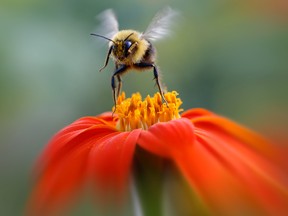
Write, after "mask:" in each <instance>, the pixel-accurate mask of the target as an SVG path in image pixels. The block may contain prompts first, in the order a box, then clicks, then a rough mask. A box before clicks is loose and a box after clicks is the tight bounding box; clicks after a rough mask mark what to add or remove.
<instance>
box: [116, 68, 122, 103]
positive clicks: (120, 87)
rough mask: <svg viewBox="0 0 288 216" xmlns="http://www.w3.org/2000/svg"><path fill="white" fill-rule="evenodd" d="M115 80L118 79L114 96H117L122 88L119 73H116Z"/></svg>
mask: <svg viewBox="0 0 288 216" xmlns="http://www.w3.org/2000/svg"><path fill="white" fill-rule="evenodd" d="M117 80H118V86H117V92H116V96H117V98H118V97H119V95H120V93H121V89H122V79H121V76H120V75H119V74H118V75H117Z"/></svg>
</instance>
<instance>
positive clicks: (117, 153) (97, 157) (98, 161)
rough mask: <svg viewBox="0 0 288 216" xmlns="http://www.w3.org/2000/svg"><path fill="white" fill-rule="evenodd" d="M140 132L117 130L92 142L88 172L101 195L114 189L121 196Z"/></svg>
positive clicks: (128, 175)
mask: <svg viewBox="0 0 288 216" xmlns="http://www.w3.org/2000/svg"><path fill="white" fill-rule="evenodd" d="M140 133H141V130H140V129H137V130H133V131H131V132H117V133H115V134H111V135H108V136H105V137H102V138H101V139H99V140H98V141H97V142H96V143H94V145H93V147H92V149H91V152H90V154H89V172H90V174H91V175H92V176H94V179H95V181H96V182H97V184H96V185H98V189H100V192H101V194H102V195H104V194H105V193H106V194H107V193H108V192H111V190H116V194H118V195H120V197H121V194H122V192H123V191H124V189H125V186H127V183H128V180H129V177H130V168H131V163H132V159H133V156H134V150H135V146H136V143H137V140H138V137H139V135H140ZM114 192H115V191H114ZM114 194H115V193H114ZM102 198H103V197H102Z"/></svg>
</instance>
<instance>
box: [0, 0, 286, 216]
mask: <svg viewBox="0 0 288 216" xmlns="http://www.w3.org/2000/svg"><path fill="white" fill-rule="evenodd" d="M166 5H170V6H171V7H172V8H176V9H177V10H179V11H180V12H181V17H180V18H179V20H178V22H176V23H177V24H176V25H175V27H174V29H173V32H174V33H173V35H172V37H170V38H168V39H166V40H163V41H159V42H158V43H156V47H157V49H158V56H159V58H158V64H159V66H160V67H161V71H162V74H163V77H162V80H163V81H164V83H165V84H166V86H167V87H168V89H169V90H177V91H178V92H179V94H180V97H181V98H182V100H183V101H184V104H183V108H184V109H188V108H192V107H204V108H207V109H210V110H212V111H215V112H217V113H219V114H222V115H225V116H227V117H229V118H231V119H234V120H236V121H238V122H240V123H241V124H244V125H246V126H247V127H249V128H252V129H254V130H255V131H258V132H260V133H263V134H265V135H266V136H267V137H269V138H273V139H275V140H276V139H277V140H279V141H282V142H283V143H284V144H285V132H286V130H287V128H288V127H287V126H288V125H287V110H288V99H287V97H288V96H287V94H288V2H287V0H239V1H236V0H218V1H214V0H190V1H188V0H177V1H176V0H159V1H152V0H145V1H143V0H142V1H141V0H136V1H134V0H133V1H132V0H119V1H115V0H106V1H100V0H82V1H76V0H70V1H68V0H57V1H56V0H51V1H43V0H42V1H40V0H25V1H21V0H1V1H0V215H11V216H14V215H22V213H23V208H24V205H25V201H26V198H27V196H28V194H29V191H30V190H31V186H32V175H31V174H32V168H33V164H34V162H35V159H36V158H37V156H38V155H39V153H40V152H41V150H42V149H43V147H44V146H45V143H46V142H47V141H48V140H49V138H50V137H51V136H52V135H53V134H54V133H55V132H56V131H58V130H59V129H60V128H62V127H64V126H65V125H67V124H69V123H71V122H72V121H74V120H75V119H77V118H79V117H81V116H86V115H96V114H99V113H101V112H103V111H107V110H111V107H112V105H113V101H112V96H111V87H110V76H111V73H112V70H113V64H110V65H109V67H107V68H106V70H105V71H104V72H102V73H98V69H99V68H100V67H101V66H102V65H103V62H104V59H105V55H106V52H107V47H106V46H105V41H104V42H103V41H102V42H103V43H101V42H99V40H97V39H96V38H95V37H92V36H90V35H89V34H90V33H91V32H93V31H94V30H95V29H96V27H97V21H96V19H95V16H96V15H97V14H98V13H100V12H101V11H102V10H104V9H106V8H114V9H115V11H116V13H117V15H118V18H119V22H120V27H121V29H124V28H132V29H136V30H139V31H143V30H145V27H146V26H147V25H148V23H149V22H150V20H151V19H152V17H153V16H154V15H155V13H156V12H157V11H158V10H160V9H162V8H163V7H164V6H166ZM152 78H153V74H152V72H148V71H147V72H145V73H129V74H127V75H125V77H124V90H125V91H126V93H127V95H130V94H131V93H133V92H136V91H140V92H141V93H142V94H143V95H146V94H154V93H155V92H156V91H157V88H155V87H154V82H153V81H152ZM83 209H85V208H83ZM83 209H82V211H79V212H80V213H79V212H78V213H79V214H77V211H76V212H74V214H73V215H89V210H85V211H84V212H85V213H83Z"/></svg>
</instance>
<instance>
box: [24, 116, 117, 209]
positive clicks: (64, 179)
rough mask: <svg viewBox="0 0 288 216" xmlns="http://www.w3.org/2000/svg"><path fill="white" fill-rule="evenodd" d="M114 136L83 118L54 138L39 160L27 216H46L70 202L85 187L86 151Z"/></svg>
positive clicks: (97, 121)
mask: <svg viewBox="0 0 288 216" xmlns="http://www.w3.org/2000/svg"><path fill="white" fill-rule="evenodd" d="M115 133H118V132H116V131H115V129H114V128H112V127H111V126H107V125H105V124H104V123H103V120H101V119H98V118H93V117H85V118H81V119H79V120H77V121H75V122H73V123H72V124H71V125H69V126H68V127H66V128H64V129H63V130H61V131H60V132H59V133H58V134H56V135H55V137H54V138H53V139H52V140H51V142H50V143H49V144H48V147H47V148H46V150H45V151H44V153H43V155H42V157H41V158H40V162H41V163H40V166H38V169H40V170H39V171H40V173H39V179H38V181H37V185H36V186H35V188H34V191H33V193H32V196H31V199H30V203H29V206H28V211H29V215H45V214H46V215H49V214H50V213H51V212H53V211H57V209H60V208H64V207H65V206H66V205H67V203H68V202H69V201H71V200H72V199H74V198H75V195H76V192H78V190H79V189H80V188H81V187H83V186H85V185H84V182H85V181H86V178H87V166H88V164H87V161H88V156H89V154H90V149H91V148H92V146H94V144H95V143H96V142H97V140H99V139H100V138H102V137H105V136H107V135H109V134H115Z"/></svg>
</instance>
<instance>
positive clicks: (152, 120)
mask: <svg viewBox="0 0 288 216" xmlns="http://www.w3.org/2000/svg"><path fill="white" fill-rule="evenodd" d="M177 95H178V93H177V92H176V91H172V92H168V93H166V94H165V95H164V96H165V98H166V101H167V103H168V106H167V104H166V103H162V98H161V95H160V94H159V93H156V94H155V95H154V96H153V97H150V96H149V95H148V96H147V97H146V98H145V99H144V100H143V101H142V97H141V95H140V93H135V94H133V95H132V97H131V98H126V97H125V93H124V92H122V94H121V95H120V96H119V97H118V99H117V105H116V110H115V114H117V116H118V117H117V118H118V122H117V129H118V130H120V131H131V130H133V129H137V128H142V129H144V130H146V129H148V128H149V127H150V126H151V125H153V124H156V123H158V122H167V121H170V120H173V119H178V118H180V114H179V112H181V111H182V109H179V107H180V105H181V104H182V101H181V99H180V98H177ZM113 109H115V107H114V108H113Z"/></svg>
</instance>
